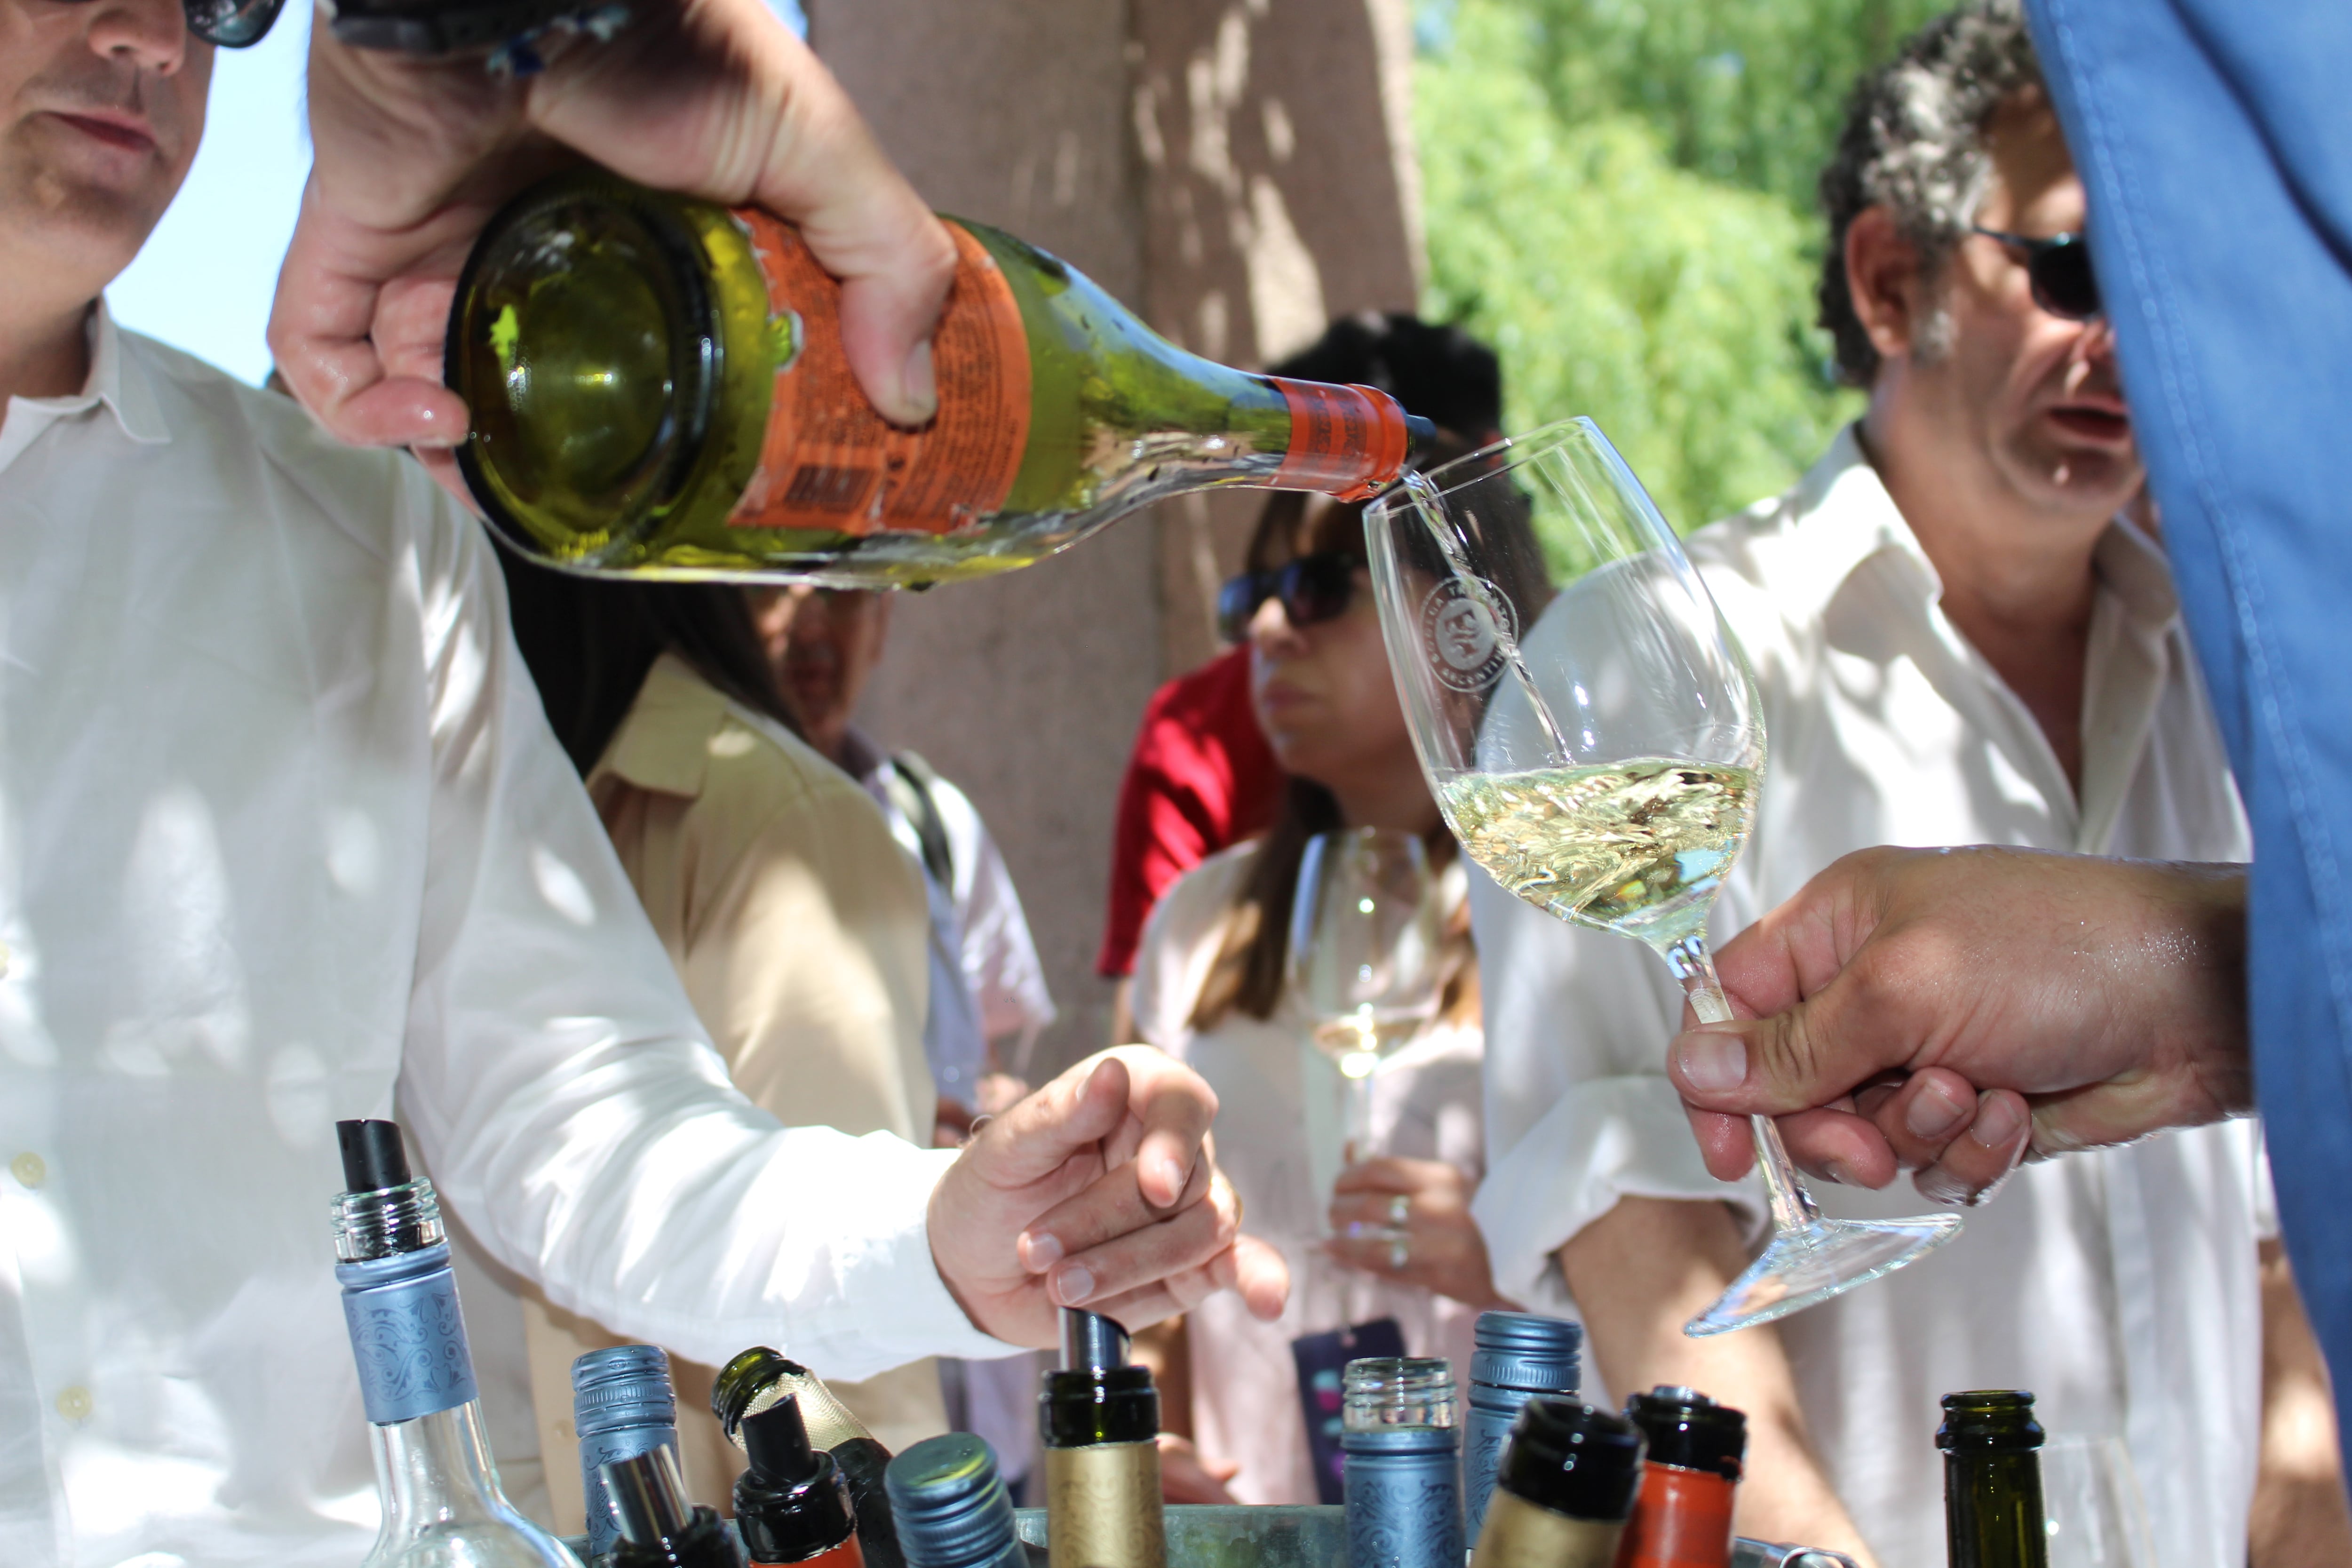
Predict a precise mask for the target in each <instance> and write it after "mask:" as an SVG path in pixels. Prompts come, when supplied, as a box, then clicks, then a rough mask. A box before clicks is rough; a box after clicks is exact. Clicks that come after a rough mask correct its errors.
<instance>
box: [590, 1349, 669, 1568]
mask: <svg viewBox="0 0 2352 1568" xmlns="http://www.w3.org/2000/svg"><path fill="white" fill-rule="evenodd" d="M572 1431H574V1432H576V1433H577V1434H579V1436H580V1491H581V1496H582V1498H583V1500H584V1502H585V1509H584V1510H583V1511H584V1512H585V1513H586V1515H587V1524H588V1553H589V1557H590V1559H591V1560H592V1561H593V1560H595V1559H599V1558H602V1557H604V1555H605V1554H606V1553H608V1552H611V1551H612V1550H613V1542H614V1532H615V1531H617V1530H618V1528H619V1526H618V1525H617V1524H616V1523H615V1521H614V1518H613V1507H612V1502H611V1500H609V1499H608V1498H606V1497H605V1495H604V1479H603V1475H602V1470H603V1468H604V1465H606V1464H607V1463H609V1462H611V1461H612V1460H614V1459H627V1458H635V1457H636V1456H637V1455H639V1454H643V1453H647V1452H650V1451H651V1450H653V1449H655V1448H667V1449H669V1450H670V1452H671V1453H673V1454H675V1453H676V1452H677V1391H676V1390H675V1389H674V1388H672V1387H671V1386H670V1381H669V1357H668V1356H667V1355H665V1354H664V1353H662V1350H661V1347H660V1346H658V1345H616V1346H614V1347H613V1348H612V1349H610V1350H601V1351H590V1352H588V1353H587V1354H586V1355H583V1356H582V1357H581V1358H580V1359H579V1360H577V1361H575V1362H573V1363H572Z"/></svg>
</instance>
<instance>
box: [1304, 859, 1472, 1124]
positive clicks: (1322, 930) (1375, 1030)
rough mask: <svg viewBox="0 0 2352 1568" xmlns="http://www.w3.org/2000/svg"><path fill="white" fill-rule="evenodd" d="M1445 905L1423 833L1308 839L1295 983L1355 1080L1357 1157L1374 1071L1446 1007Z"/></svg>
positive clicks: (1331, 1053) (1319, 1038)
mask: <svg viewBox="0 0 2352 1568" xmlns="http://www.w3.org/2000/svg"><path fill="white" fill-rule="evenodd" d="M1437 904H1438V900H1437V896H1436V887H1435V882H1434V879H1433V878H1432V876H1431V874H1430V869H1429V851H1428V848H1427V847H1426V846H1424V845H1423V843H1422V841H1421V839H1420V837H1418V836H1416V835H1414V834H1411V833H1404V832H1400V831H1398V830H1396V829H1393V828H1386V827H1352V828H1343V829H1340V830H1339V831H1337V832H1331V833H1318V834H1317V835H1316V836H1315V837H1313V838H1310V839H1308V840H1307V852H1306V854H1305V856H1304V857H1302V858H1301V859H1300V861H1299V865H1298V889H1297V893H1296V894H1294V895H1293V897H1292V899H1291V905H1290V941H1289V943H1288V947H1289V952H1290V957H1289V979H1290V989H1291V994H1292V995H1293V996H1295V997H1296V998H1297V1002H1298V1005H1299V1007H1300V1009H1301V1010H1302V1011H1303V1012H1305V1013H1306V1014H1307V1016H1308V1017H1309V1018H1310V1019H1312V1020H1313V1021H1314V1025H1315V1044H1316V1045H1317V1047H1318V1048H1320V1049H1321V1050H1322V1051H1323V1053H1324V1054H1325V1055H1326V1056H1328V1057H1329V1058H1331V1059H1332V1061H1334V1062H1335V1063H1337V1064H1338V1066H1339V1074H1340V1076H1341V1077H1342V1078H1344V1079H1347V1081H1348V1121H1347V1133H1346V1137H1347V1146H1346V1151H1345V1156H1344V1157H1345V1159H1346V1160H1347V1162H1348V1163H1350V1164H1352V1163H1355V1162H1356V1161H1359V1160H1361V1159H1363V1158H1365V1157H1366V1156H1367V1155H1369V1154H1370V1152H1371V1148H1370V1143H1371V1131H1372V1074H1373V1072H1374V1071H1375V1070H1377V1069H1378V1068H1379V1067H1380V1065H1381V1062H1383V1061H1385V1060H1386V1059H1388V1058H1390V1057H1391V1056H1393V1055H1394V1054H1395V1053H1396V1052H1397V1050H1398V1049H1400V1048H1401V1047H1403V1046H1404V1045H1405V1044H1406V1043H1407V1042H1409V1041H1410V1040H1412V1037H1413V1036H1414V1035H1416V1034H1417V1033H1419V1032H1420V1030H1421V1028H1422V1026H1423V1025H1425V1024H1427V1023H1428V1022H1429V1020H1430V1019H1431V1018H1433V1017H1434V1016H1436V1015H1437V1005H1438V1000H1439V994H1440V992H1441V990H1442V987H1443V984H1444V976H1443V974H1442V973H1440V967H1441V963H1442V958H1443V952H1442V948H1443V943H1444V930H1443V926H1442V921H1441V920H1440V916H1439V911H1438V908H1437Z"/></svg>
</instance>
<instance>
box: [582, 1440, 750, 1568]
mask: <svg viewBox="0 0 2352 1568" xmlns="http://www.w3.org/2000/svg"><path fill="white" fill-rule="evenodd" d="M598 1489H599V1490H600V1491H602V1492H603V1493H604V1495H605V1496H606V1497H607V1498H609V1499H610V1500H611V1502H612V1509H613V1519H614V1523H615V1524H616V1525H617V1526H618V1527H619V1531H618V1534H617V1535H616V1536H615V1537H614V1542H613V1559H612V1568H743V1543H742V1542H741V1541H740V1540H739V1539H738V1538H737V1537H736V1534H735V1531H734V1530H733V1529H732V1528H731V1527H730V1526H729V1525H728V1523H727V1521H724V1520H722V1519H720V1518H719V1514H718V1512H717V1510H713V1509H707V1508H696V1507H695V1506H694V1505H693V1504H691V1503H689V1502H688V1501H687V1499H686V1483H685V1481H683V1480H682V1479H679V1476H678V1471H677V1454H676V1453H674V1452H673V1451H671V1450H670V1449H668V1448H648V1449H646V1451H645V1452H644V1453H642V1454H632V1455H630V1456H629V1457H628V1458H625V1459H612V1460H608V1461H606V1462H605V1463H604V1465H602V1466H599V1467H598Z"/></svg>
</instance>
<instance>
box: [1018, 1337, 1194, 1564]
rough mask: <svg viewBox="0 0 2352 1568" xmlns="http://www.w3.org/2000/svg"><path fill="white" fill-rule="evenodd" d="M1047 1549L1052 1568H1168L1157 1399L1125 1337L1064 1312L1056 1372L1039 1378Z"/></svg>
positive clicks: (1147, 1370)
mask: <svg viewBox="0 0 2352 1568" xmlns="http://www.w3.org/2000/svg"><path fill="white" fill-rule="evenodd" d="M1037 1429H1038V1433H1039V1435H1040V1436H1042V1437H1043V1438H1044V1439H1045V1542H1046V1553H1047V1556H1048V1557H1049V1559H1050V1561H1051V1563H1052V1568H1166V1564H1167V1562H1168V1536H1167V1525H1166V1521H1165V1518H1164V1516H1163V1515H1162V1513H1161V1511H1160V1393H1159V1390H1158V1389H1156V1388H1154V1387H1153V1386H1152V1383H1151V1369H1150V1368H1149V1367H1142V1366H1133V1365H1130V1364H1129V1362H1128V1337H1127V1331H1126V1330H1125V1329H1123V1328H1121V1327H1120V1326H1119V1325H1118V1324H1117V1323H1115V1322H1113V1321H1111V1320H1110V1319H1108V1318H1105V1317H1100V1316H1098V1315H1097V1314H1095V1313H1093V1312H1082V1311H1079V1310H1076V1309H1075V1308H1067V1307H1066V1308H1064V1309H1063V1310H1062V1366H1061V1370H1060V1371H1058V1372H1049V1373H1045V1386H1044V1387H1043V1388H1042V1389H1041V1390H1040V1391H1039V1393H1038V1395H1037Z"/></svg>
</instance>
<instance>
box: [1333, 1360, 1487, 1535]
mask: <svg viewBox="0 0 2352 1568" xmlns="http://www.w3.org/2000/svg"><path fill="white" fill-rule="evenodd" d="M1339 1427H1340V1430H1339V1452H1340V1455H1341V1456H1342V1465H1341V1471H1340V1481H1341V1485H1342V1487H1343V1489H1344V1491H1345V1497H1344V1498H1343V1501H1344V1502H1345V1504H1346V1506H1347V1522H1348V1568H1460V1564H1461V1562H1462V1427H1461V1410H1460V1408H1459V1405H1458V1403H1457V1401H1456V1400H1455V1397H1454V1368H1453V1366H1452V1364H1451V1363H1447V1362H1444V1361H1441V1360H1438V1359H1436V1358H1433V1357H1418V1356H1365V1357H1362V1358H1360V1359H1359V1360H1356V1361H1351V1362H1349V1363H1348V1365H1347V1368H1346V1370H1345V1371H1344V1372H1343V1373H1341V1374H1340V1386H1339Z"/></svg>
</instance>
